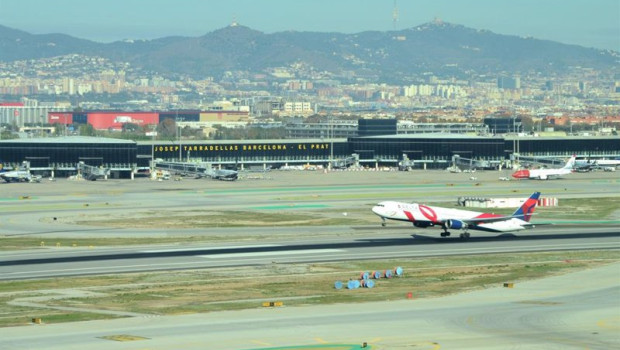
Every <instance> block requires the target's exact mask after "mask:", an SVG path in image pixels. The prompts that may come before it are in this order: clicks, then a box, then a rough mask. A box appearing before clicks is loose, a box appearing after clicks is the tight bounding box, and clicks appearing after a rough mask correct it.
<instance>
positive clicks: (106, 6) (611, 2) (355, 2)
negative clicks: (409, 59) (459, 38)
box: [0, 0, 620, 51]
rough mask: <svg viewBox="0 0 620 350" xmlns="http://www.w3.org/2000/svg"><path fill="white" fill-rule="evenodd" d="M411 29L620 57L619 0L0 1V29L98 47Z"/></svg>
mask: <svg viewBox="0 0 620 350" xmlns="http://www.w3.org/2000/svg"><path fill="white" fill-rule="evenodd" d="M395 3H396V8H397V9H398V22H397V23H396V29H404V28H410V27H414V26H417V25H420V24H422V23H426V22H429V21H431V20H433V18H435V17H438V18H441V19H442V20H444V21H445V22H450V23H456V24H462V25H465V26H467V27H471V28H475V29H488V30H490V31H492V32H495V33H498V34H509V35H519V36H532V37H534V38H538V39H549V40H554V41H559V42H562V43H566V44H576V45H581V46H586V47H596V48H604V49H613V50H617V51H620V0H511V1H508V0H396V2H395V1H394V0H175V1H170V0H0V25H4V26H7V27H11V28H15V29H20V30H24V31H26V32H29V33H33V34H43V33H64V34H69V35H72V36H75V37H79V38H83V39H90V40H94V41H100V42H111V41H115V40H122V39H128V38H130V39H154V38H160V37H165V36H171V35H182V36H201V35H204V34H206V33H208V32H211V31H214V30H216V29H220V28H223V27H225V26H227V25H229V24H230V23H231V22H232V21H233V20H236V21H237V22H238V23H239V24H242V25H245V26H248V27H250V28H252V29H255V30H259V31H262V32H265V33H273V32H279V31H286V30H295V31H316V32H341V33H357V32H362V31H367V30H379V31H389V30H393V29H394V28H395V27H394V22H393V12H394V4H395Z"/></svg>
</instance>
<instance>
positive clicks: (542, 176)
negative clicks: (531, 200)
mask: <svg viewBox="0 0 620 350" xmlns="http://www.w3.org/2000/svg"><path fill="white" fill-rule="evenodd" d="M538 178H539V179H541V180H547V175H540V176H539V177H538Z"/></svg>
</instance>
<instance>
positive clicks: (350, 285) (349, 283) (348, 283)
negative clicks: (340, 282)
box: [347, 280, 359, 289]
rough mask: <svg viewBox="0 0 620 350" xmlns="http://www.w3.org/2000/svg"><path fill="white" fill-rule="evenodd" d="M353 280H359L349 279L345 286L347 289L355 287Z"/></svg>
mask: <svg viewBox="0 0 620 350" xmlns="http://www.w3.org/2000/svg"><path fill="white" fill-rule="evenodd" d="M355 282H357V283H359V281H355V280H350V281H349V282H347V288H348V289H355V288H357V287H355Z"/></svg>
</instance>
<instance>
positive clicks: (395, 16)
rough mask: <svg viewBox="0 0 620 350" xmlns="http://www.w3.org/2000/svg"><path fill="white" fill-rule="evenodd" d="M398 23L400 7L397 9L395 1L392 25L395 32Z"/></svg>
mask: <svg viewBox="0 0 620 350" xmlns="http://www.w3.org/2000/svg"><path fill="white" fill-rule="evenodd" d="M396 22H398V7H396V0H394V10H393V11H392V23H393V25H394V30H396Z"/></svg>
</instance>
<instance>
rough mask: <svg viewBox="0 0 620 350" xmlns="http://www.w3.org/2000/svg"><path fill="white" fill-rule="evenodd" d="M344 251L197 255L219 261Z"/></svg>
mask: <svg viewBox="0 0 620 350" xmlns="http://www.w3.org/2000/svg"><path fill="white" fill-rule="evenodd" d="M342 251H343V250H342V249H307V250H299V251H295V250H289V251H285V252H253V253H230V254H217V255H197V256H198V257H200V258H208V259H219V258H232V257H235V258H243V257H254V256H270V255H300V254H319V253H338V252H342Z"/></svg>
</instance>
